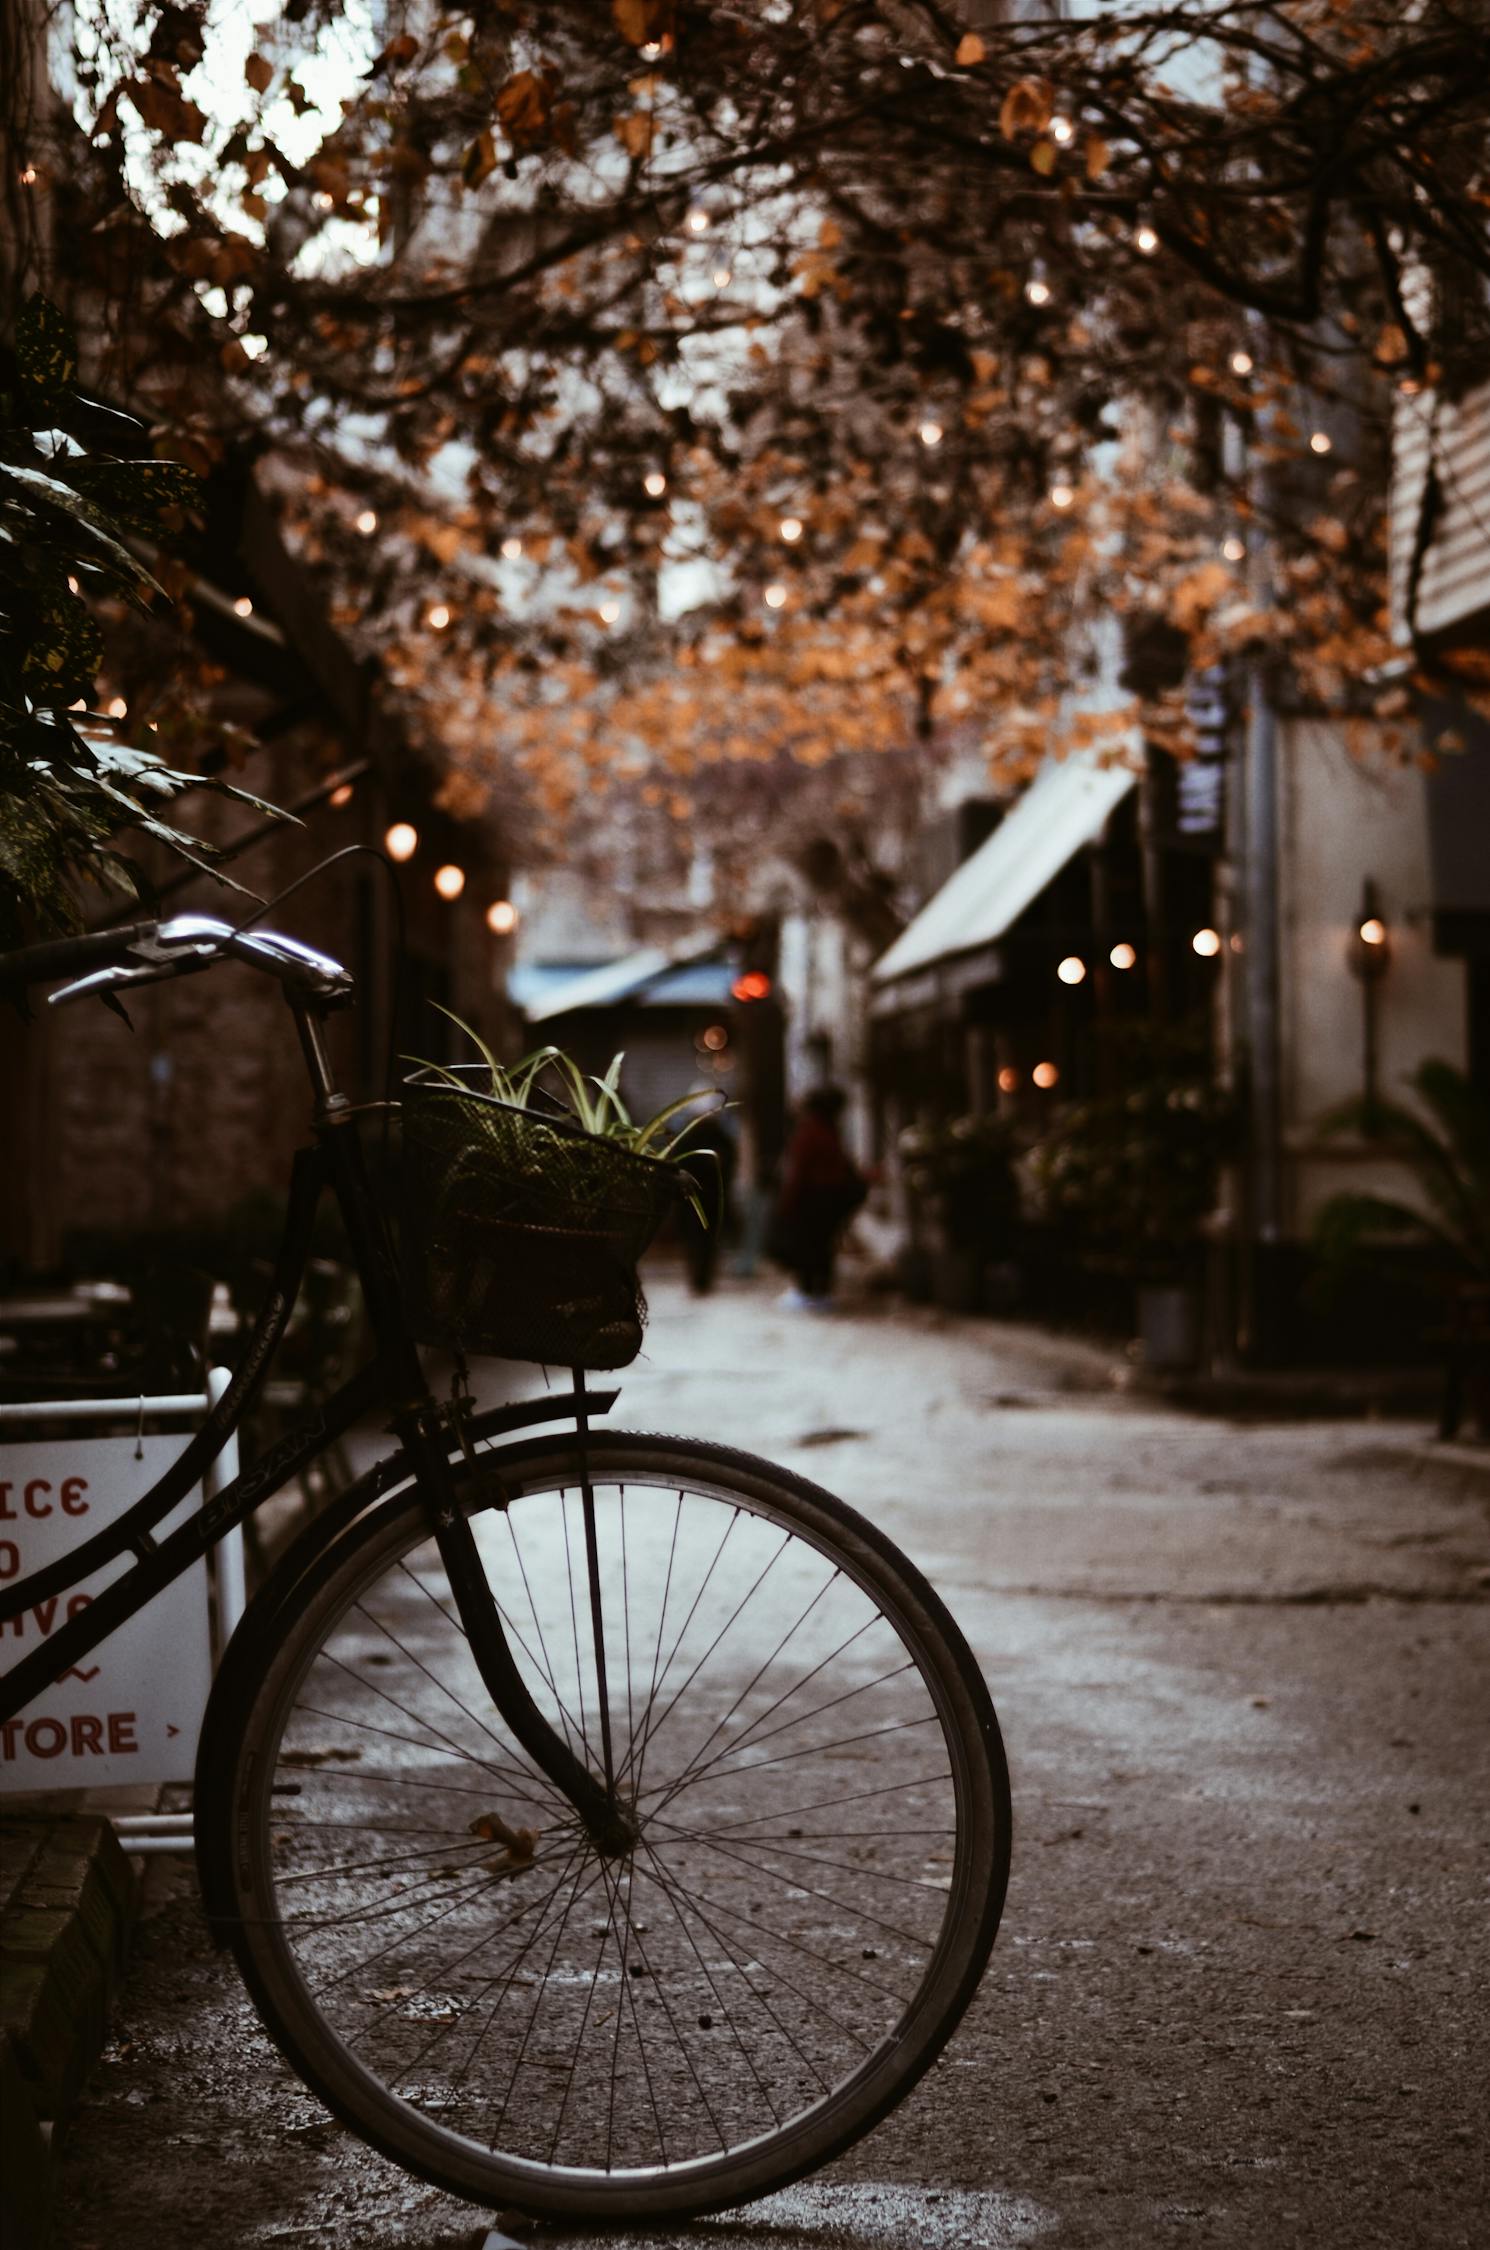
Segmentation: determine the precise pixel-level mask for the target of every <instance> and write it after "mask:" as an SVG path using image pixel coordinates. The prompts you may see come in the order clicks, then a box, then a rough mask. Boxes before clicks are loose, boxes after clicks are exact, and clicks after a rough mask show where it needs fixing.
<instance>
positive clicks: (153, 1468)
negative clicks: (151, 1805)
mask: <svg viewBox="0 0 1490 2250" xmlns="http://www.w3.org/2000/svg"><path fill="white" fill-rule="evenodd" d="M188 1435H189V1433H187V1434H183V1435H180V1436H173V1437H146V1438H140V1439H135V1438H132V1437H129V1438H74V1437H65V1438H48V1439H46V1440H45V1441H39V1442H37V1443H34V1444H32V1443H26V1444H22V1445H11V1444H4V1445H0V1586H5V1587H7V1588H8V1587H10V1586H13V1585H14V1584H15V1583H16V1581H17V1580H18V1579H21V1578H26V1577H29V1576H30V1574H31V1573H32V1571H34V1570H40V1569H41V1568H42V1567H43V1566H44V1565H45V1564H47V1563H52V1562H56V1561H58V1560H59V1559H60V1558H61V1557H62V1556H63V1555H65V1554H66V1553H67V1552H68V1551H69V1549H70V1548H75V1547H78V1546H81V1544H82V1542H83V1541H84V1540H85V1539H91V1538H92V1537H93V1535H94V1534H95V1533H96V1532H99V1531H102V1530H104V1529H105V1528H106V1527H107V1526H108V1525H109V1524H112V1523H116V1522H117V1521H118V1519H119V1517H120V1516H122V1515H123V1514H124V1512H125V1510H126V1509H127V1508H129V1507H131V1506H132V1505H133V1503H134V1502H135V1501H136V1500H138V1499H140V1498H142V1497H143V1495H144V1494H145V1493H146V1492H148V1491H149V1489H150V1487H151V1485H153V1484H155V1483H156V1482H157V1481H158V1479H159V1478H161V1477H162V1476H164V1474H165V1472H166V1470H167V1469H168V1468H169V1467H170V1464H171V1463H172V1462H173V1461H174V1460H176V1459H177V1457H178V1456H179V1455H180V1453H181V1452H182V1451H183V1449H184V1448H185V1446H186V1444H187V1442H188ZM197 1504H198V1495H197V1494H196V1492H194V1491H193V1492H191V1493H189V1494H188V1495H187V1497H186V1499H185V1500H183V1501H182V1502H181V1503H180V1505H179V1506H178V1507H177V1508H176V1509H174V1510H173V1512H172V1513H171V1514H170V1515H168V1516H167V1517H166V1518H165V1519H164V1522H163V1523H161V1524H157V1525H156V1526H155V1527H154V1536H155V1537H156V1538H157V1539H160V1538H163V1537H164V1536H165V1534H166V1533H167V1532H170V1531H174V1530H175V1528H176V1526H177V1525H178V1524H179V1523H183V1522H185V1521H186V1519H187V1518H188V1517H189V1516H190V1515H191V1514H192V1513H193V1512H194V1510H195V1508H196V1506H197ZM133 1559H134V1558H133V1557H132V1556H131V1555H130V1554H128V1553H125V1554H124V1555H121V1556H119V1557H117V1558H116V1560H115V1561H114V1562H112V1563H110V1564H108V1565H107V1566H106V1567H105V1568H104V1569H103V1570H101V1571H99V1572H98V1573H97V1574H96V1575H95V1576H94V1577H92V1578H89V1579H85V1580H84V1581H83V1582H82V1584H81V1585H80V1586H77V1587H72V1588H69V1590H68V1591H67V1592H66V1593H64V1594H60V1595H56V1596H54V1597H53V1598H52V1599H51V1600H50V1601H45V1602H41V1603H38V1605H37V1606H36V1607H35V1608H34V1609H27V1610H23V1611H22V1613H21V1615H20V1616H19V1617H13V1618H12V1619H11V1620H10V1622H9V1623H8V1624H6V1625H0V1670H5V1671H8V1670H9V1669H10V1666H11V1665H12V1664H13V1663H15V1662H17V1661H18V1660H19V1659H20V1658H21V1657H23V1656H28V1655H30V1653H31V1651H32V1650H33V1649H34V1648H36V1647H37V1646H38V1645H39V1643H40V1642H42V1641H44V1640H45V1639H46V1638H47V1636H48V1634H50V1633H53V1632H55V1631H56V1629H57V1627H58V1625H59V1624H64V1623H65V1622H66V1620H67V1619H68V1618H69V1617H72V1616H75V1615H76V1614H77V1612H78V1611H79V1610H80V1609H81V1608H83V1607H85V1606H86V1605H87V1603H88V1602H89V1601H90V1600H91V1599H92V1597H93V1595H94V1594H97V1593H101V1592H102V1591H103V1589H104V1587H105V1586H107V1585H110V1584H111V1583H112V1582H113V1580H115V1579H116V1578H119V1577H122V1576H123V1574H124V1572H125V1571H126V1570H127V1569H128V1568H129V1567H130V1565H131V1563H132V1562H133ZM211 1682H212V1648H211V1639H210V1633H209V1627H208V1611H207V1565H206V1563H205V1562H197V1563H193V1564H192V1566H191V1568H190V1569H189V1570H186V1571H183V1572H182V1574H181V1576H180V1577H179V1578H177V1579H175V1580H173V1581H172V1583H171V1584H170V1585H169V1586H167V1588H166V1589H165V1591H164V1593H161V1594H157V1595H156V1597H155V1599H154V1601H153V1602H147V1603H146V1605H145V1607H144V1608H143V1609H141V1610H139V1611H137V1613H136V1614H135V1615H134V1616H133V1617H130V1618H127V1619H126V1620H125V1622H124V1623H123V1624H122V1625H120V1626H119V1627H117V1629H116V1630H115V1631H114V1632H112V1633H111V1634H110V1635H109V1637H108V1639H107V1640H105V1641H100V1643H99V1645H98V1647H97V1648H96V1649H94V1650H93V1652H92V1654H91V1655H89V1656H85V1657H84V1659H83V1661H82V1663H81V1664H80V1665H77V1666H75V1667H74V1668H73V1669H72V1670H71V1671H70V1672H67V1673H66V1674H64V1676H63V1677H62V1679H60V1680H59V1681H58V1683H57V1685H56V1686H55V1687H52V1688H48V1689H47V1690H46V1691H45V1692H44V1693H43V1694H41V1695H39V1696H38V1697H37V1698H36V1699H35V1701H34V1702H32V1703H28V1704H27V1706H26V1708H25V1709H24V1710H23V1711H21V1712H19V1713H18V1714H17V1715H16V1717H15V1718H13V1719H7V1720H4V1721H3V1722H0V1791H4V1790H13V1789H97V1788H103V1787H105V1786H112V1785H113V1784H115V1783H118V1782H146V1783H154V1782H161V1781H190V1779H191V1774H192V1763H193V1760H194V1759H195V1757H196V1749H197V1734H198V1731H199V1730H200V1727H201V1723H202V1713H203V1712H204V1710H205V1709H206V1706H207V1691H208V1688H209V1687H210V1685H211Z"/></svg>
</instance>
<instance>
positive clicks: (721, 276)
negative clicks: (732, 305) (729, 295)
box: [712, 266, 734, 289]
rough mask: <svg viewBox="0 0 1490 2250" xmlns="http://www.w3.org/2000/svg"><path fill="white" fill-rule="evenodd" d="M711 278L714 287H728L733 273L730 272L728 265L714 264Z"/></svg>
mask: <svg viewBox="0 0 1490 2250" xmlns="http://www.w3.org/2000/svg"><path fill="white" fill-rule="evenodd" d="M712 279H713V283H714V287H715V288H716V289H728V287H729V285H730V283H731V282H732V281H733V279H734V275H733V274H732V273H731V272H730V270H729V267H728V266H716V267H715V268H714V272H713V275H712Z"/></svg>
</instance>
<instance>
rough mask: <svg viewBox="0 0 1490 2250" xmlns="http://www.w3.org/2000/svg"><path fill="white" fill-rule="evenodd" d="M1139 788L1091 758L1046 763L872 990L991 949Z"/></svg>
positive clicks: (886, 963) (907, 935) (885, 958)
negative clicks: (955, 958)
mask: <svg viewBox="0 0 1490 2250" xmlns="http://www.w3.org/2000/svg"><path fill="white" fill-rule="evenodd" d="M1137 780H1138V773H1137V770H1136V768H1135V767H1133V766H1126V765H1124V766H1116V765H1102V764H1100V763H1099V762H1098V760H1097V757H1096V755H1095V753H1087V754H1084V755H1083V754H1073V755H1072V756H1071V757H1069V758H1060V759H1055V758H1052V759H1050V760H1048V761H1047V763H1046V764H1045V765H1043V766H1042V767H1041V768H1040V771H1039V772H1038V773H1037V774H1036V776H1035V778H1034V780H1033V781H1032V782H1031V783H1030V785H1029V787H1028V789H1026V791H1025V793H1024V795H1023V796H1022V797H1021V798H1020V799H1019V802H1018V803H1017V804H1016V805H1015V807H1014V809H1013V811H1012V812H1010V813H1007V814H1006V815H1005V816H1004V818H1003V820H1002V821H1001V822H1000V823H999V825H998V827H997V828H996V829H995V830H994V832H993V834H992V835H991V836H990V837H989V839H988V841H987V843H986V844H982V845H980V846H979V848H978V850H977V851H975V852H974V853H973V855H972V857H971V859H965V860H964V861H963V863H962V865H961V867H959V868H958V870H957V872H956V873H955V875H952V876H949V877H948V879H947V881H946V882H945V883H943V885H942V887H941V889H940V890H939V891H937V892H936V893H935V895H934V896H933V897H932V898H930V899H928V900H927V902H926V904H925V905H924V906H923V907H922V909H921V911H920V913H919V914H918V915H917V916H916V918H915V920H914V921H913V922H910V923H908V924H907V926H906V928H905V929H903V930H902V931H901V933H900V935H899V937H898V938H897V939H896V940H895V943H894V944H893V945H892V946H891V947H890V949H889V951H888V953H885V954H882V955H881V957H880V959H879V960H878V961H876V962H875V964H874V968H873V970H872V972H871V973H872V975H873V978H874V981H875V983H876V984H887V983H889V982H890V981H891V980H892V979H893V978H895V977H903V976H908V975H909V974H910V973H911V971H912V970H914V969H925V968H928V967H930V965H931V964H932V963H933V962H934V961H943V960H945V959H946V958H947V957H948V956H949V955H951V954H957V953H969V952H971V951H973V950H974V948H976V947H978V946H986V945H992V944H993V943H994V941H995V939H997V938H1001V937H1002V936H1003V934H1004V932H1005V931H1006V930H1007V929H1009V928H1011V927H1012V925H1013V924H1014V923H1015V922H1017V921H1018V919H1019V917H1020V915H1021V914H1022V913H1023V912H1024V910H1025V908H1026V907H1027V906H1030V905H1032V904H1033V902H1034V901H1035V900H1036V899H1037V898H1038V897H1039V895H1040V893H1041V892H1042V891H1043V890H1044V888H1045V886H1046V884H1047V883H1050V882H1053V881H1054V879H1055V877H1056V876H1057V875H1059V873H1060V871H1061V869H1062V868H1063V867H1064V866H1065V865H1066V863H1067V861H1068V860H1070V859H1071V858H1073V857H1074V855H1075V854H1076V853H1077V852H1079V851H1080V850H1081V849H1082V846H1083V845H1085V844H1089V843H1091V842H1092V841H1093V839H1094V838H1095V837H1096V836H1098V835H1100V834H1101V832H1102V829H1103V827H1104V826H1105V824H1106V822H1107V820H1108V818H1109V816H1110V815H1111V814H1112V813H1113V812H1114V811H1115V810H1116V808H1117V807H1118V806H1119V805H1120V804H1121V803H1122V801H1123V799H1124V798H1125V797H1126V796H1127V794H1128V791H1129V790H1130V789H1131V788H1132V787H1133V786H1134V784H1135V783H1136V781H1137Z"/></svg>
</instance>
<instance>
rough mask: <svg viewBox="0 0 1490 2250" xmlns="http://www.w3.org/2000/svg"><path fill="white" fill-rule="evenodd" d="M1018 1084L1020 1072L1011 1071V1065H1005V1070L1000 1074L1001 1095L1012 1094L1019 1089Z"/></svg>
mask: <svg viewBox="0 0 1490 2250" xmlns="http://www.w3.org/2000/svg"><path fill="white" fill-rule="evenodd" d="M1018 1084H1019V1073H1018V1071H1017V1070H1011V1069H1010V1067H1009V1065H1008V1064H1007V1063H1005V1065H1004V1067H1003V1069H1002V1070H1001V1071H1000V1072H999V1092H1000V1093H1001V1094H1012V1093H1013V1092H1014V1091H1015V1089H1016V1088H1017V1086H1018Z"/></svg>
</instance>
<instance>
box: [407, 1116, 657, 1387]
mask: <svg viewBox="0 0 1490 2250" xmlns="http://www.w3.org/2000/svg"><path fill="white" fill-rule="evenodd" d="M403 1148H404V1213H403V1232H404V1243H403V1271H404V1287H405V1292H406V1295H407V1297H408V1300H409V1311H410V1317H411V1320H412V1322H413V1327H414V1333H415V1335H416V1336H417V1338H418V1339H419V1341H420V1342H421V1343H425V1344H439V1345H442V1346H444V1348H445V1349H446V1350H454V1351H461V1352H466V1353H470V1354H477V1355H479V1354H483V1353H490V1354H492V1355H494V1356H495V1357H497V1358H500V1359H527V1360H539V1361H542V1362H544V1363H546V1364H547V1365H549V1366H554V1367H583V1368H593V1369H603V1368H611V1367H625V1366H626V1365H627V1364H628V1362H629V1361H631V1360H633V1359H635V1357H636V1355H637V1353H638V1352H639V1351H640V1350H641V1342H642V1327H643V1324H644V1322H645V1320H646V1300H645V1298H644V1297H643V1296H642V1291H641V1283H640V1281H639V1280H638V1277H637V1265H638V1262H639V1260H640V1258H641V1255H642V1252H643V1251H644V1250H645V1249H646V1247H647V1245H648V1243H649V1242H650V1241H651V1240H652V1237H653V1236H654V1235H655V1234H656V1232H657V1229H658V1227H659V1226H660V1225H661V1224H662V1221H663V1219H664V1217H665V1216H666V1214H667V1212H668V1210H669V1209H670V1208H671V1206H672V1205H673V1204H674V1203H675V1202H676V1200H677V1198H678V1196H679V1194H680V1192H681V1190H682V1188H683V1187H684V1186H685V1185H686V1184H688V1183H686V1182H684V1180H683V1179H682V1176H681V1174H680V1173H679V1171H678V1168H677V1166H676V1165H674V1164H663V1163H659V1162H657V1161H656V1160H655V1159H654V1158H652V1157H647V1156H638V1155H636V1154H635V1153H634V1151H632V1150H631V1149H628V1148H625V1147H623V1146H621V1145H620V1144H619V1143H617V1142H614V1141H607V1140H601V1139H599V1138H598V1137H597V1136H596V1135H594V1134H592V1133H586V1132H584V1131H583V1130H582V1129H581V1128H580V1127H579V1126H578V1125H575V1124H573V1123H571V1122H569V1121H568V1120H566V1119H563V1118H554V1117H549V1116H545V1115H544V1114H542V1113H541V1112H538V1111H534V1110H530V1109H518V1108H515V1107H514V1106H513V1105H512V1104H510V1103H508V1102H501V1101H497V1100H495V1099H494V1098H493V1097H492V1096H491V1095H490V1094H482V1093H479V1092H477V1091H476V1090H475V1088H468V1087H465V1086H452V1085H451V1084H449V1083H448V1081H445V1080H440V1079H427V1078H414V1079H410V1080H407V1081H406V1082H405V1085H404V1090H403Z"/></svg>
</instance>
